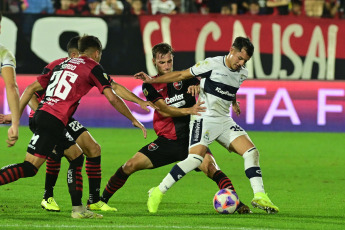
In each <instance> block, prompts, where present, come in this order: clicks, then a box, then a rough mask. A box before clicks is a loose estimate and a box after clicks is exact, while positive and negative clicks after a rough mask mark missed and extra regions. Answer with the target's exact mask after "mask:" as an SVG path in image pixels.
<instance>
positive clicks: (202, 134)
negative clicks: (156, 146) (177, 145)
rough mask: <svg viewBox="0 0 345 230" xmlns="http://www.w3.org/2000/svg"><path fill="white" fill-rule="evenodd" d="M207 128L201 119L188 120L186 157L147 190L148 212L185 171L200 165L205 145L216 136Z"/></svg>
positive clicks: (152, 209) (205, 150) (155, 207)
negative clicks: (187, 151)
mask: <svg viewBox="0 0 345 230" xmlns="http://www.w3.org/2000/svg"><path fill="white" fill-rule="evenodd" d="M209 130H210V127H209V124H205V122H204V121H203V119H200V120H194V121H191V122H190V131H189V132H190V134H189V137H190V143H189V146H190V147H189V154H188V157H187V158H186V159H184V160H183V161H180V162H179V163H177V164H176V165H174V166H173V168H172V169H171V171H170V172H169V173H168V174H167V176H166V177H165V178H164V179H163V180H162V182H161V183H160V184H159V186H158V187H154V188H151V190H150V191H149V199H148V200H147V207H148V210H149V212H151V213H155V212H157V211H158V207H159V204H160V203H161V201H162V198H163V195H164V194H165V193H166V192H167V191H168V189H170V188H171V187H172V186H173V185H174V184H175V183H176V182H177V181H178V180H180V179H181V178H182V177H184V176H185V175H186V174H187V173H189V172H190V171H192V170H194V169H196V168H197V167H199V166H200V165H201V163H202V161H203V159H204V156H205V154H206V152H207V146H208V145H209V144H210V143H212V141H213V140H214V139H215V138H216V136H217V133H216V132H214V133H213V135H212V136H210V134H209Z"/></svg>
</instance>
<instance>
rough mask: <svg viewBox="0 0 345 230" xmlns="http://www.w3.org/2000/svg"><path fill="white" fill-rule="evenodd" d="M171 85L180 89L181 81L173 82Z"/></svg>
mask: <svg viewBox="0 0 345 230" xmlns="http://www.w3.org/2000/svg"><path fill="white" fill-rule="evenodd" d="M173 86H174V88H175V89H176V90H181V89H182V81H178V82H174V83H173Z"/></svg>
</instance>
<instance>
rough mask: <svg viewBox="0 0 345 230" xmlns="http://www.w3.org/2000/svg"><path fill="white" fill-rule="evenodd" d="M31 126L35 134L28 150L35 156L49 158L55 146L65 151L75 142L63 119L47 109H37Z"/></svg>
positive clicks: (31, 120) (59, 150)
mask: <svg viewBox="0 0 345 230" xmlns="http://www.w3.org/2000/svg"><path fill="white" fill-rule="evenodd" d="M29 126H30V129H31V131H32V132H33V136H32V138H31V140H30V143H29V145H28V149H27V152H28V153H30V154H32V155H34V156H37V157H40V158H47V157H48V156H50V154H51V153H52V152H53V150H54V148H55V146H56V152H58V153H61V152H62V153H63V151H64V150H65V149H68V148H69V147H70V146H72V145H74V144H75V141H74V140H73V138H72V137H71V135H69V133H68V132H67V130H66V129H65V126H64V124H63V123H62V121H60V120H59V119H57V118H56V117H55V116H53V115H51V114H50V113H47V112H45V111H42V110H38V111H36V113H35V115H34V117H33V118H31V119H30V121H29ZM54 152H55V151H54Z"/></svg>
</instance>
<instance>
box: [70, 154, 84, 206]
mask: <svg viewBox="0 0 345 230" xmlns="http://www.w3.org/2000/svg"><path fill="white" fill-rule="evenodd" d="M83 163H84V155H83V154H82V155H80V156H79V157H77V158H76V159H74V160H73V161H71V162H70V164H69V168H68V171H67V184H68V190H69V193H70V195H71V200H72V206H80V205H82V201H81V198H82V196H83V177H82V175H81V169H82V167H83Z"/></svg>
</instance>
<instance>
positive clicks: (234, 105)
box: [232, 101, 241, 116]
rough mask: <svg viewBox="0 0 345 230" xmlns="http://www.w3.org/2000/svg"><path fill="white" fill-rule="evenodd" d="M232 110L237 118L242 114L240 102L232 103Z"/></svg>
mask: <svg viewBox="0 0 345 230" xmlns="http://www.w3.org/2000/svg"><path fill="white" fill-rule="evenodd" d="M232 110H233V111H234V112H235V113H236V115H237V116H239V115H240V114H241V108H240V102H239V101H236V103H232Z"/></svg>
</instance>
